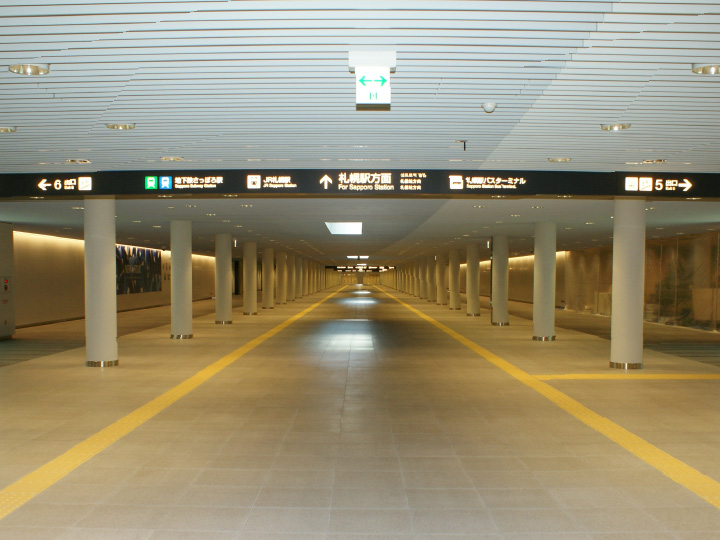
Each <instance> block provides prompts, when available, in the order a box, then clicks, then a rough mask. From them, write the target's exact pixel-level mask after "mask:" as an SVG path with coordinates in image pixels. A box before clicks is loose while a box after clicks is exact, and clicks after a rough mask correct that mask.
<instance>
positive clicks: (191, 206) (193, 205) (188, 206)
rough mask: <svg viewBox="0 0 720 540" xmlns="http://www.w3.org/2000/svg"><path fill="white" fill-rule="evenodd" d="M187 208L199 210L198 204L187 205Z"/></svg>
mask: <svg viewBox="0 0 720 540" xmlns="http://www.w3.org/2000/svg"><path fill="white" fill-rule="evenodd" d="M185 208H197V204H186V205H185Z"/></svg>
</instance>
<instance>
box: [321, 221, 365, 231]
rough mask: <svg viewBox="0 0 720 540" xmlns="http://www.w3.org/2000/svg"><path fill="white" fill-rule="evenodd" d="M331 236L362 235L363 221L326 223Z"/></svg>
mask: <svg viewBox="0 0 720 540" xmlns="http://www.w3.org/2000/svg"><path fill="white" fill-rule="evenodd" d="M325 226H326V227H327V228H328V230H329V231H330V234H362V221H337V222H331V221H326V222H325Z"/></svg>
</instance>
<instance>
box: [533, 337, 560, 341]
mask: <svg viewBox="0 0 720 540" xmlns="http://www.w3.org/2000/svg"><path fill="white" fill-rule="evenodd" d="M533 341H555V336H533Z"/></svg>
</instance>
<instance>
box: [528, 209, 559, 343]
mask: <svg viewBox="0 0 720 540" xmlns="http://www.w3.org/2000/svg"><path fill="white" fill-rule="evenodd" d="M556 235H557V231H556V227H555V223H552V222H549V221H545V222H541V223H536V224H535V251H534V253H535V258H534V259H535V260H534V268H533V339H534V340H535V341H555V252H556V245H557V240H556Z"/></svg>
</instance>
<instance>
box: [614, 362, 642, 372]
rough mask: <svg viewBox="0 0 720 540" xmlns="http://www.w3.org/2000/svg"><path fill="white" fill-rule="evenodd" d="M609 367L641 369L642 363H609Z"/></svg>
mask: <svg viewBox="0 0 720 540" xmlns="http://www.w3.org/2000/svg"><path fill="white" fill-rule="evenodd" d="M610 367H611V368H613V369H624V370H626V371H627V370H629V369H642V368H643V363H642V362H610Z"/></svg>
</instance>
